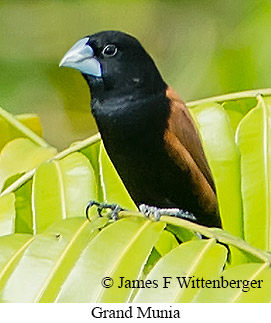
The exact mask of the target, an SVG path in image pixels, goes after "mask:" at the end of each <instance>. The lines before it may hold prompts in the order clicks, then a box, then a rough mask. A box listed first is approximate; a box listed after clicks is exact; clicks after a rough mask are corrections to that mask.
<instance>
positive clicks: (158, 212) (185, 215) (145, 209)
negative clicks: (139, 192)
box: [138, 204, 197, 222]
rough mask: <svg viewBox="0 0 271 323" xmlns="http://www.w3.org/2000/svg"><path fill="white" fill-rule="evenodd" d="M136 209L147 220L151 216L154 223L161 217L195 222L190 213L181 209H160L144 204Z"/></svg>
mask: <svg viewBox="0 0 271 323" xmlns="http://www.w3.org/2000/svg"><path fill="white" fill-rule="evenodd" d="M138 208H139V211H140V212H141V213H143V214H144V215H145V216H146V217H147V218H150V217H151V216H153V218H154V219H155V220H156V221H159V220H160V217H161V216H162V215H169V216H176V217H178V218H181V219H185V220H190V221H193V222H195V221H196V220H197V219H196V217H195V216H194V215H193V214H192V213H190V212H188V211H184V210H182V209H177V208H164V209H160V208H158V207H155V206H150V205H146V204H140V205H139V207H138Z"/></svg>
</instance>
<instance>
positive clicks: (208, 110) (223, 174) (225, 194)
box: [191, 103, 243, 237]
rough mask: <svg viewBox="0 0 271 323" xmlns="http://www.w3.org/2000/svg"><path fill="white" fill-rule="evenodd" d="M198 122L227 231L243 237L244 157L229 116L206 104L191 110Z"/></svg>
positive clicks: (223, 223) (216, 105)
mask: <svg viewBox="0 0 271 323" xmlns="http://www.w3.org/2000/svg"><path fill="white" fill-rule="evenodd" d="M191 112H192V114H193V116H194V118H195V119H196V122H197V123H198V127H199V131H200V134H201V137H202V141H203V147H204V150H205V152H206V155H207V160H208V162H209V165H210V168H211V171H212V173H213V176H214V181H215V185H216V190H217V198H218V203H219V210H220V216H221V219H222V225H223V228H224V229H225V230H226V231H229V232H230V233H232V234H234V235H236V236H239V237H242V236H243V221H242V199H241V183H240V156H239V151H238V148H237V147H236V144H235V140H234V133H233V130H232V128H231V125H230V122H229V117H228V116H227V114H226V112H225V111H224V109H223V108H222V107H221V106H220V105H218V104H215V103H206V104H203V105H199V106H197V107H196V108H193V109H191Z"/></svg>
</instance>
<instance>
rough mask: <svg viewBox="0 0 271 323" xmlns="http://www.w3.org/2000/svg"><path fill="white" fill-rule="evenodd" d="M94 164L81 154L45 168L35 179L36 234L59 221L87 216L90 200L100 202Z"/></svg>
mask: <svg viewBox="0 0 271 323" xmlns="http://www.w3.org/2000/svg"><path fill="white" fill-rule="evenodd" d="M96 196H97V191H96V183H95V176H94V172H93V169H92V167H91V164H90V163H89V161H88V160H87V158H86V157H85V156H84V155H82V154H80V153H73V154H71V155H68V156H67V157H65V158H63V159H62V160H60V161H56V160H54V161H52V162H50V163H46V164H43V165H41V166H40V167H39V168H38V169H37V171H36V173H35V175H34V179H33V189H32V212H33V219H34V223H33V232H35V233H36V232H42V231H43V230H44V229H46V228H47V227H48V226H49V225H50V224H52V223H53V222H55V221H58V220H61V219H65V218H67V217H72V216H84V215H85V209H86V206H87V203H88V201H89V200H92V199H94V200H95V199H96Z"/></svg>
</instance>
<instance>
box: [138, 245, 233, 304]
mask: <svg viewBox="0 0 271 323" xmlns="http://www.w3.org/2000/svg"><path fill="white" fill-rule="evenodd" d="M226 256H227V250H226V248H225V247H223V246H222V245H219V244H216V242H215V240H214V239H210V240H194V241H190V242H185V243H183V244H181V245H180V246H178V247H177V248H174V249H172V250H171V251H170V252H169V253H168V254H167V255H166V256H164V257H163V258H161V259H160V260H159V261H158V262H157V264H156V265H155V266H154V268H153V269H152V270H151V272H150V273H149V275H148V276H147V277H146V279H145V280H151V281H154V280H156V281H157V283H158V288H155V289H153V288H145V289H140V290H139V292H138V294H137V295H136V297H135V299H134V302H139V303H147V302H148V303H150V302H151V303H175V302H182V303H183V302H191V301H192V300H193V298H194V297H195V295H196V294H197V292H198V291H199V289H198V288H193V287H192V286H191V285H190V287H188V288H185V287H183V288H181V287H180V285H179V282H178V277H179V279H180V281H181V282H183V279H184V277H186V279H187V280H189V278H190V277H191V279H192V278H193V277H204V279H207V278H208V277H213V276H215V275H217V274H218V273H220V272H221V271H222V268H223V266H224V264H225V261H226ZM164 277H170V278H169V279H168V280H169V281H170V284H169V285H165V279H164ZM166 286H167V287H166Z"/></svg>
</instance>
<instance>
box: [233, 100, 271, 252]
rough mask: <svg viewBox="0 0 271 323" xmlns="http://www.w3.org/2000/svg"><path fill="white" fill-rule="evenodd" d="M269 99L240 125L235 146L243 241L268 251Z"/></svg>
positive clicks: (270, 200) (270, 229)
mask: <svg viewBox="0 0 271 323" xmlns="http://www.w3.org/2000/svg"><path fill="white" fill-rule="evenodd" d="M270 117H271V98H260V99H259V103H258V105H257V107H256V108H254V109H252V110H251V111H250V112H249V113H248V114H247V115H246V116H245V117H244V118H243V120H242V121H241V123H240V125H239V128H238V132H237V142H238V145H239V148H240V151H241V180H242V198H243V207H244V237H245V240H246V241H248V242H249V243H251V244H252V245H254V246H256V247H258V248H261V249H264V250H269V251H270V250H271V148H270V146H271V130H270V129H271V121H270V120H271V118H270Z"/></svg>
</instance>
